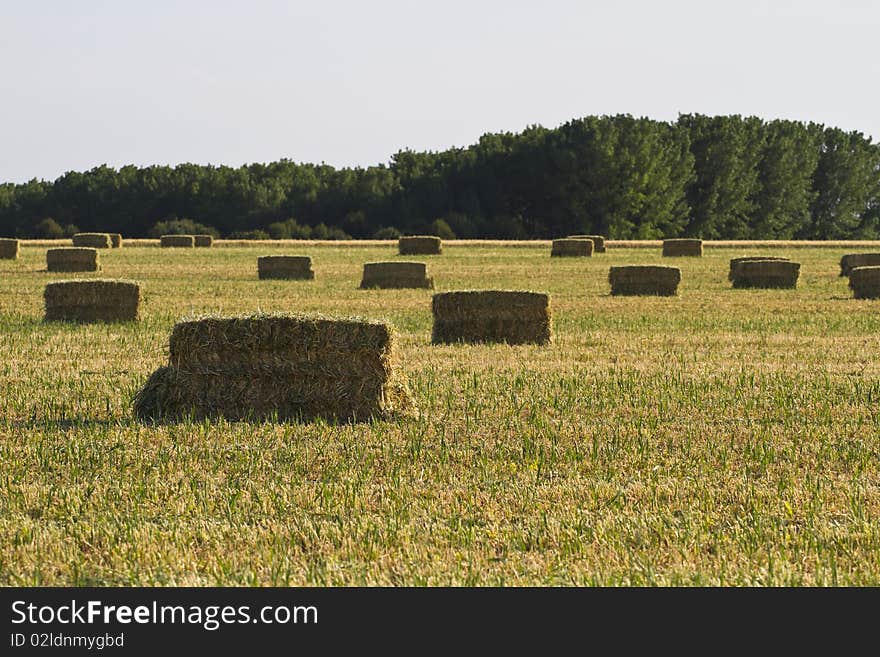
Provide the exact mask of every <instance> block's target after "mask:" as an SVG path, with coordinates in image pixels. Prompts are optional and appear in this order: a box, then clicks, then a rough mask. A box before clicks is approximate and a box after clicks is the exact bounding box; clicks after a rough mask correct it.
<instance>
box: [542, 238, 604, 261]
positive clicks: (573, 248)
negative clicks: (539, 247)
mask: <svg viewBox="0 0 880 657" xmlns="http://www.w3.org/2000/svg"><path fill="white" fill-rule="evenodd" d="M550 255H551V256H552V257H555V256H585V257H589V256H591V255H593V240H591V239H582V238H570V237H569V238H565V239H561V240H553V243H552V246H551V247H550Z"/></svg>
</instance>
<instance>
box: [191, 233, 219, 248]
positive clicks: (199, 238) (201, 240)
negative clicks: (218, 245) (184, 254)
mask: <svg viewBox="0 0 880 657" xmlns="http://www.w3.org/2000/svg"><path fill="white" fill-rule="evenodd" d="M193 242H194V243H195V245H196V246H197V247H200V248H211V247H212V246H214V236H213V235H193Z"/></svg>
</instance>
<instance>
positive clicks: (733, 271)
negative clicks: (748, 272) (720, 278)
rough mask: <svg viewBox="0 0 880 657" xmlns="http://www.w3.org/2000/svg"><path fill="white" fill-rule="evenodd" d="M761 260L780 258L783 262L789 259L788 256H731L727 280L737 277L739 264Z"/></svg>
mask: <svg viewBox="0 0 880 657" xmlns="http://www.w3.org/2000/svg"><path fill="white" fill-rule="evenodd" d="M761 260H778V261H780V262H782V261H788V258H785V257H783V256H743V257H741V258H731V259H730V271H729V272H728V273H727V280H729V281H733V280H734V279H735V278H736V276H737V272H738V269H739V266H740V264H742V263H743V262H756V261H761Z"/></svg>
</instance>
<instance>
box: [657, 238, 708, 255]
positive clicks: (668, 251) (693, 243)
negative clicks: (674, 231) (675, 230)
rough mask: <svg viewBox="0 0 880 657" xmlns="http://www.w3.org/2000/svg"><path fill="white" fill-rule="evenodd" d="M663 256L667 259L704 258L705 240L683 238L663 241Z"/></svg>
mask: <svg viewBox="0 0 880 657" xmlns="http://www.w3.org/2000/svg"><path fill="white" fill-rule="evenodd" d="M663 255H664V256H665V257H667V258H669V257H672V258H678V257H683V256H695V257H702V255H703V240H697V239H683V238H676V239H670V240H663Z"/></svg>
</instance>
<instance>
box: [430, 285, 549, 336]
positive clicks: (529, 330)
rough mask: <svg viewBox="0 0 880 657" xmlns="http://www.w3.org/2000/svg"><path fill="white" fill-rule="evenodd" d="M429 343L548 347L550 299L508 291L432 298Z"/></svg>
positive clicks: (438, 295)
mask: <svg viewBox="0 0 880 657" xmlns="http://www.w3.org/2000/svg"><path fill="white" fill-rule="evenodd" d="M431 311H432V313H433V315H434V329H433V332H432V336H431V341H432V342H434V343H435V344H440V343H449V342H474V343H478V342H506V343H508V344H527V343H533V344H548V343H549V342H550V340H551V333H552V329H551V312H550V295H549V294H543V293H539V292H517V291H508V290H471V291H462V292H443V293H440V294H435V295H434V298H433V300H432V303H431Z"/></svg>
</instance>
